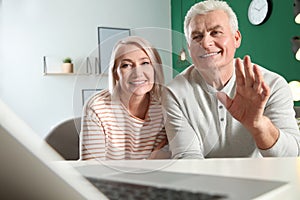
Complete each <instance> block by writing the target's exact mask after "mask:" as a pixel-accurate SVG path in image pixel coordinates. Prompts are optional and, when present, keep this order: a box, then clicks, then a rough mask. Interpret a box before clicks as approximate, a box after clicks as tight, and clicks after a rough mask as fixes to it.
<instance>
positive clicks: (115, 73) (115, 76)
mask: <svg viewBox="0 0 300 200" xmlns="http://www.w3.org/2000/svg"><path fill="white" fill-rule="evenodd" d="M113 76H114V79H115V80H116V81H118V80H119V76H118V73H117V70H114V73H113Z"/></svg>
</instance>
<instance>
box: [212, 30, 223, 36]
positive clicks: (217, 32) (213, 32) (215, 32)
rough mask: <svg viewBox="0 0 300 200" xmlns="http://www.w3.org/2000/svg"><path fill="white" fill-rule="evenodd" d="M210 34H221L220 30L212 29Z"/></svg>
mask: <svg viewBox="0 0 300 200" xmlns="http://www.w3.org/2000/svg"><path fill="white" fill-rule="evenodd" d="M211 34H212V35H219V34H221V32H220V31H212V32H211Z"/></svg>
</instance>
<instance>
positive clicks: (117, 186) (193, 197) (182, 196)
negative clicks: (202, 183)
mask: <svg viewBox="0 0 300 200" xmlns="http://www.w3.org/2000/svg"><path fill="white" fill-rule="evenodd" d="M87 179H88V180H89V181H90V182H91V183H92V184H93V185H94V186H95V187H96V188H98V190H100V191H101V192H102V193H103V194H104V195H106V196H107V197H108V198H109V199H110V200H123V199H124V200H125V199H126V200H146V199H148V200H152V199H153V200H154V199H155V200H160V199H161V200H177V199H178V200H220V199H226V196H225V195H219V194H209V193H202V192H200V193H199V192H195V193H194V192H191V191H183V190H180V191H179V190H175V189H168V188H158V187H154V186H146V185H138V184H132V183H124V182H116V181H111V180H103V179H95V178H87Z"/></svg>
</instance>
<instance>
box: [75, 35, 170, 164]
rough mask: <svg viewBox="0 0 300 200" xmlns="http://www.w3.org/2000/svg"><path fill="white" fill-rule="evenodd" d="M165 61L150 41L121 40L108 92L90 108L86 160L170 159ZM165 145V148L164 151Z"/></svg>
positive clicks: (84, 139)
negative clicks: (164, 108) (163, 102)
mask: <svg viewBox="0 0 300 200" xmlns="http://www.w3.org/2000/svg"><path fill="white" fill-rule="evenodd" d="M163 83H164V75H163V71H162V62H161V58H160V56H159V54H158V52H157V50H156V49H155V48H153V47H152V45H151V44H150V43H149V42H148V41H146V40H145V39H143V38H141V37H137V36H129V37H127V38H125V39H122V40H121V41H119V42H118V43H117V44H116V45H115V47H114V49H113V52H112V56H111V61H110V66H109V90H102V91H101V92H99V93H97V94H96V95H94V96H93V97H92V98H90V99H89V101H88V102H87V103H86V104H85V107H84V112H83V117H82V129H81V130H82V131H81V143H80V148H81V151H80V152H81V153H80V154H81V159H82V160H88V159H97V160H122V159H155V158H160V159H162V158H169V157H170V155H169V152H168V151H167V150H166V147H167V146H165V145H166V143H167V138H166V133H165V129H164V119H163V114H162V106H161V92H162V86H163ZM163 146H165V148H162V147H163Z"/></svg>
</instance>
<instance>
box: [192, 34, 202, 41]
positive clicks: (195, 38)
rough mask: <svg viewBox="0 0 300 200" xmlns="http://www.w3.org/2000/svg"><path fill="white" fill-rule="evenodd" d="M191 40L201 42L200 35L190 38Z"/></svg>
mask: <svg viewBox="0 0 300 200" xmlns="http://www.w3.org/2000/svg"><path fill="white" fill-rule="evenodd" d="M192 39H193V40H201V39H202V35H195V36H193V37H192Z"/></svg>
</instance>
